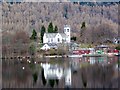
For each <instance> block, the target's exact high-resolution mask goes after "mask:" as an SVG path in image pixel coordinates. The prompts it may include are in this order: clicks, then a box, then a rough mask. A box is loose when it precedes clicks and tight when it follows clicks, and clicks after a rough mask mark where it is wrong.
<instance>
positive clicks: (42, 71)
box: [41, 68, 47, 86]
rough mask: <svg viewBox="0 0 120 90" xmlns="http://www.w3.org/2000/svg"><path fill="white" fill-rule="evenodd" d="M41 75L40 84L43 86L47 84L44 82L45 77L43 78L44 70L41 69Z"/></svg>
mask: <svg viewBox="0 0 120 90" xmlns="http://www.w3.org/2000/svg"><path fill="white" fill-rule="evenodd" d="M41 75H42V83H43V85H44V86H45V85H46V83H47V82H46V80H45V77H44V69H43V68H42V70H41Z"/></svg>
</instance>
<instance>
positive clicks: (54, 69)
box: [41, 64, 64, 79]
mask: <svg viewBox="0 0 120 90" xmlns="http://www.w3.org/2000/svg"><path fill="white" fill-rule="evenodd" d="M41 66H42V67H43V69H44V76H45V79H61V78H62V77H63V74H64V73H63V68H62V67H58V66H57V65H50V64H41Z"/></svg>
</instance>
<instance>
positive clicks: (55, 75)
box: [41, 63, 72, 86]
mask: <svg viewBox="0 0 120 90" xmlns="http://www.w3.org/2000/svg"><path fill="white" fill-rule="evenodd" d="M41 66H42V67H43V69H44V76H45V79H46V80H48V79H61V78H63V77H64V78H65V85H66V86H71V85H72V83H71V68H68V69H65V70H64V69H63V68H62V67H59V66H57V65H51V64H48V63H46V64H42V63H41Z"/></svg>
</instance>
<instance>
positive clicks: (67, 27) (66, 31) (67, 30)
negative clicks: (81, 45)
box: [64, 25, 71, 43]
mask: <svg viewBox="0 0 120 90" xmlns="http://www.w3.org/2000/svg"><path fill="white" fill-rule="evenodd" d="M70 32H71V30H70V25H64V33H65V34H66V36H67V38H66V41H67V43H70V39H71V36H70Z"/></svg>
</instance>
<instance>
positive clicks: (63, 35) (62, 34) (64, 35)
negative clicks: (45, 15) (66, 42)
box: [59, 33, 67, 38]
mask: <svg viewBox="0 0 120 90" xmlns="http://www.w3.org/2000/svg"><path fill="white" fill-rule="evenodd" d="M59 34H60V35H61V36H62V37H64V38H66V37H67V35H66V34H64V33H59Z"/></svg>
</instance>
